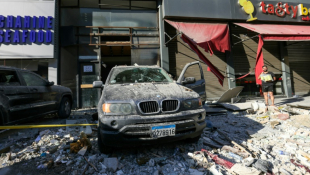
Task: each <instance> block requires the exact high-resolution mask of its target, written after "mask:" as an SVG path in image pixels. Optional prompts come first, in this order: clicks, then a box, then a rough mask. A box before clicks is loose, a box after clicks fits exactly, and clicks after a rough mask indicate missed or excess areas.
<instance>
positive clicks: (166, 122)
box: [93, 62, 206, 152]
mask: <svg viewBox="0 0 310 175" xmlns="http://www.w3.org/2000/svg"><path fill="white" fill-rule="evenodd" d="M193 65H196V66H197V65H198V66H199V69H200V70H197V71H199V72H200V73H201V76H202V78H201V80H199V81H196V80H195V78H194V77H184V73H185V71H186V69H187V68H188V67H190V66H193ZM183 85H184V86H183ZM185 86H188V87H193V88H192V89H193V90H195V89H196V90H198V92H200V91H201V92H200V94H201V95H199V94H198V93H197V92H195V91H193V90H192V89H189V88H187V87H185ZM93 87H94V88H103V91H102V96H101V99H100V101H99V104H98V145H99V149H100V151H101V152H109V151H110V150H111V148H112V147H116V146H124V145H126V146H128V145H142V144H156V143H160V142H171V141H176V140H181V139H193V140H195V139H197V138H199V137H200V135H201V133H202V131H203V129H204V128H205V126H206V123H205V109H204V108H203V106H202V104H203V101H204V100H205V81H204V78H203V73H202V68H201V65H200V63H199V62H194V63H190V64H188V65H186V67H185V69H184V70H183V72H182V73H181V75H180V78H179V80H178V81H177V83H176V82H175V81H173V80H172V79H171V78H170V76H169V75H168V73H167V72H166V71H165V70H164V69H162V68H160V67H158V66H117V67H114V68H113V69H112V70H111V71H110V73H109V76H108V78H107V81H106V83H105V84H104V85H103V83H102V82H101V81H95V82H94V83H93ZM202 98H203V99H202Z"/></svg>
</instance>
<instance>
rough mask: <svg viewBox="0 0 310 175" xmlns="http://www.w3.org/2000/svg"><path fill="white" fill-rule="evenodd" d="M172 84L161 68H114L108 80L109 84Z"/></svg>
mask: <svg viewBox="0 0 310 175" xmlns="http://www.w3.org/2000/svg"><path fill="white" fill-rule="evenodd" d="M147 82H167V83H168V82H172V80H171V78H170V77H169V75H168V74H167V73H166V72H165V71H164V70H163V69H161V68H152V67H122V68H115V69H114V70H113V72H112V75H111V78H110V80H109V83H110V84H123V83H147Z"/></svg>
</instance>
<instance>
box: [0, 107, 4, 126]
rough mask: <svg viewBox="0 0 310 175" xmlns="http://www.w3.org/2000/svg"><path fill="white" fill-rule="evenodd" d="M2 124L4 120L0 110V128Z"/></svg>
mask: <svg viewBox="0 0 310 175" xmlns="http://www.w3.org/2000/svg"><path fill="white" fill-rule="evenodd" d="M3 124H4V118H3V115H2V112H1V109H0V126H2V125H3Z"/></svg>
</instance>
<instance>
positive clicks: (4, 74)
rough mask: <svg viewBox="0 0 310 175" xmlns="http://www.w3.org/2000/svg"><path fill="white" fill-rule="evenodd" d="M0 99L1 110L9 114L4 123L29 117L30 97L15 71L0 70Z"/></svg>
mask: <svg viewBox="0 0 310 175" xmlns="http://www.w3.org/2000/svg"><path fill="white" fill-rule="evenodd" d="M0 98H1V103H2V105H3V106H2V107H3V110H5V111H7V113H8V114H9V117H8V118H5V119H4V120H5V121H4V122H5V123H10V122H15V121H18V120H22V119H25V118H27V117H29V116H30V115H31V113H30V112H31V106H30V103H29V100H30V99H31V95H30V94H29V91H28V88H27V87H26V86H24V84H23V83H22V81H21V79H20V77H19V76H18V73H17V72H16V71H15V70H12V69H0ZM0 105H1V104H0Z"/></svg>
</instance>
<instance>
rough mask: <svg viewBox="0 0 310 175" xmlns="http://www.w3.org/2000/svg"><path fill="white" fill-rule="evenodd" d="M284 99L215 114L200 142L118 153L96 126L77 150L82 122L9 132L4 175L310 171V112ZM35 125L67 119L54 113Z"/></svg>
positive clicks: (76, 114) (4, 140)
mask: <svg viewBox="0 0 310 175" xmlns="http://www.w3.org/2000/svg"><path fill="white" fill-rule="evenodd" d="M278 104H279V105H280V106H278V107H277V108H270V109H269V108H268V109H269V110H268V111H267V112H265V111H256V112H255V111H250V110H248V112H247V111H229V110H227V112H225V113H213V114H210V113H207V117H206V123H207V128H206V129H205V130H204V133H203V135H202V136H201V138H200V139H199V141H196V142H190V141H189V140H184V141H180V142H175V143H168V144H162V145H150V146H141V147H135V148H121V149H115V150H114V151H113V152H112V153H111V154H101V153H100V152H99V150H98V146H97V132H96V126H92V127H91V128H92V132H91V134H89V135H88V136H87V139H88V140H89V141H90V144H89V143H86V142H85V143H83V144H84V145H83V146H85V145H86V146H87V147H88V149H87V151H86V152H85V151H84V150H83V149H81V150H77V153H76V152H74V149H73V148H72V143H77V142H81V143H82V142H83V136H81V135H80V130H79V128H78V127H75V128H73V130H72V131H70V132H69V131H68V130H67V128H64V127H63V128H41V129H25V130H9V131H5V132H3V133H1V142H0V143H1V145H0V146H1V148H2V150H1V151H2V154H1V158H0V163H1V164H0V166H1V169H0V174H1V175H9V174H17V175H28V174H29V175H30V174H72V175H78V174H109V175H110V174H111V175H112V174H117V175H121V174H133V175H136V174H145V175H146V174H153V175H157V174H164V175H166V174H171V175H179V174H193V175H203V174H241V175H242V174H257V175H258V174H285V175H289V174H294V175H295V174H310V173H309V172H310V171H309V167H310V158H309V153H310V146H309V145H310V144H309V142H310V129H309V128H310V115H309V109H307V110H306V109H301V108H294V107H290V106H287V105H285V104H284V103H280V101H278ZM208 108H209V107H208V106H206V109H208ZM93 112H94V111H90V110H85V111H81V110H80V111H73V114H72V115H71V117H70V118H69V119H68V120H78V119H87V121H88V123H96V121H94V120H93V119H92V116H91V115H90V114H92V113H93ZM34 123H35V124H43V123H44V124H46V123H48V124H52V123H54V124H56V123H57V124H64V123H65V120H64V119H57V118H53V117H49V116H47V117H45V118H43V119H40V120H37V121H34ZM39 136H40V137H39ZM84 141H85V140H84ZM7 146H9V149H8V147H7ZM5 147H6V149H3V148H5ZM90 147H91V149H90ZM202 149H204V150H206V151H205V152H202V151H201V150H202ZM85 150H86V149H85Z"/></svg>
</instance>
